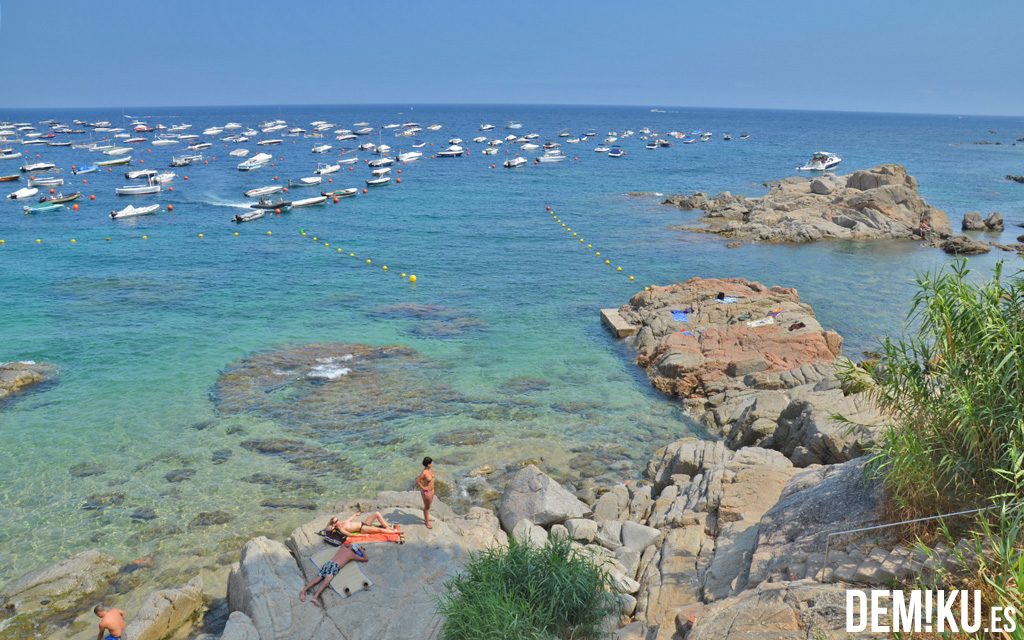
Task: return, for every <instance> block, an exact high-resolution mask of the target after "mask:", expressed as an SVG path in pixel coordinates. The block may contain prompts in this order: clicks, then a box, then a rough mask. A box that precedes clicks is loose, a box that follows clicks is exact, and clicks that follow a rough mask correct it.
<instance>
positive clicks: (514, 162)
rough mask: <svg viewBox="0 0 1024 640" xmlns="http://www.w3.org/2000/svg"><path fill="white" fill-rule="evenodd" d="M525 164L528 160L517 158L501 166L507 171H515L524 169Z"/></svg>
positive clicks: (521, 157) (510, 159)
mask: <svg viewBox="0 0 1024 640" xmlns="http://www.w3.org/2000/svg"><path fill="white" fill-rule="evenodd" d="M525 164H526V158H524V157H523V156H516V157H514V158H509V159H508V160H506V161H505V162H502V163H501V166H503V167H505V168H506V169H515V168H516V167H522V166H523V165H525Z"/></svg>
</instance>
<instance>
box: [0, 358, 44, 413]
mask: <svg viewBox="0 0 1024 640" xmlns="http://www.w3.org/2000/svg"><path fill="white" fill-rule="evenodd" d="M56 375H57V368H56V367H55V366H53V365H52V364H46V363H42V362H31V361H25V362H5V363H2V364H0V403H3V402H4V401H5V400H7V399H9V398H10V397H11V396H13V395H15V394H17V393H20V392H23V391H25V390H27V389H29V388H31V387H35V386H37V385H39V384H42V383H44V382H49V381H51V380H53V379H54V378H55V377H56Z"/></svg>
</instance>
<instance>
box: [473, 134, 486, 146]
mask: <svg viewBox="0 0 1024 640" xmlns="http://www.w3.org/2000/svg"><path fill="white" fill-rule="evenodd" d="M473 142H475V143H477V144H483V143H485V142H487V136H477V137H475V138H473Z"/></svg>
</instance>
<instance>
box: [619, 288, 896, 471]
mask: <svg viewBox="0 0 1024 640" xmlns="http://www.w3.org/2000/svg"><path fill="white" fill-rule="evenodd" d="M619 314H620V316H622V317H623V318H624V319H626V320H627V321H628V322H630V323H631V324H633V325H634V326H636V327H638V331H637V332H636V336H635V337H634V338H633V344H634V346H635V347H636V349H637V360H636V361H637V364H638V365H640V366H641V367H643V368H644V369H645V370H646V372H647V376H648V378H650V380H651V383H652V384H653V385H654V386H655V387H656V388H657V389H659V390H661V391H662V392H664V393H666V394H669V395H671V396H674V397H678V398H680V399H682V400H683V401H684V403H685V404H686V406H687V407H688V408H689V409H690V410H691V412H693V413H694V414H695V415H696V416H697V417H699V418H700V419H701V421H702V422H703V423H704V425H705V426H706V427H707V428H708V429H709V430H710V431H711V432H712V433H714V434H716V435H720V436H721V437H723V438H724V439H725V441H726V443H727V444H728V445H729V446H730V447H732V448H740V447H744V446H760V447H765V448H772V449H777V450H779V451H782V452H783V453H784V454H785V455H786V456H788V457H789V458H790V459H791V460H792V461H793V462H794V463H795V464H797V465H798V466H807V465H809V464H816V463H823V462H826V463H831V462H842V461H844V460H849V459H851V458H854V457H856V456H858V455H860V454H861V453H862V451H863V450H864V447H865V446H866V445H867V443H868V442H870V441H872V439H873V438H874V437H875V431H876V429H874V428H873V427H876V426H877V425H879V424H880V423H881V422H882V420H881V416H880V415H879V414H878V413H877V411H875V409H874V407H873V406H872V404H871V403H870V402H869V401H868V400H867V398H866V397H864V396H861V395H848V394H846V393H844V392H843V390H842V389H841V386H840V384H839V381H838V379H837V377H836V366H837V362H838V359H839V357H840V352H841V347H842V338H841V337H840V336H839V334H837V333H835V332H833V331H828V330H826V329H824V328H822V326H821V325H820V324H819V323H818V321H817V319H816V318H815V315H814V310H813V309H812V308H811V307H810V306H809V305H806V304H804V303H802V302H801V301H800V296H799V294H798V293H797V291H796V290H795V289H787V288H784V287H767V286H765V285H762V284H760V283H757V282H750V281H746V280H740V279H702V278H692V279H690V280H688V281H686V282H683V283H680V284H675V285H670V286H666V287H651V288H649V290H647V291H643V292H641V293H638V294H636V295H635V296H633V298H632V299H630V301H629V304H627V305H626V306H624V307H622V308H620V309H619ZM836 414H840V415H844V416H846V417H847V418H849V419H850V420H852V421H854V422H856V423H858V424H860V425H865V426H860V427H851V426H850V425H847V424H842V423H839V422H837V421H836V420H834V419H833V416H834V415H836Z"/></svg>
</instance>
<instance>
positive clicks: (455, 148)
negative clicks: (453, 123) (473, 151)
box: [437, 144, 464, 158]
mask: <svg viewBox="0 0 1024 640" xmlns="http://www.w3.org/2000/svg"><path fill="white" fill-rule="evenodd" d="M463 153H464V149H463V148H462V147H460V146H459V145H457V144H453V145H451V146H450V147H448V148H447V149H444V150H443V151H438V152H437V157H438V158H457V157H459V156H461V155H462V154H463Z"/></svg>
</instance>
